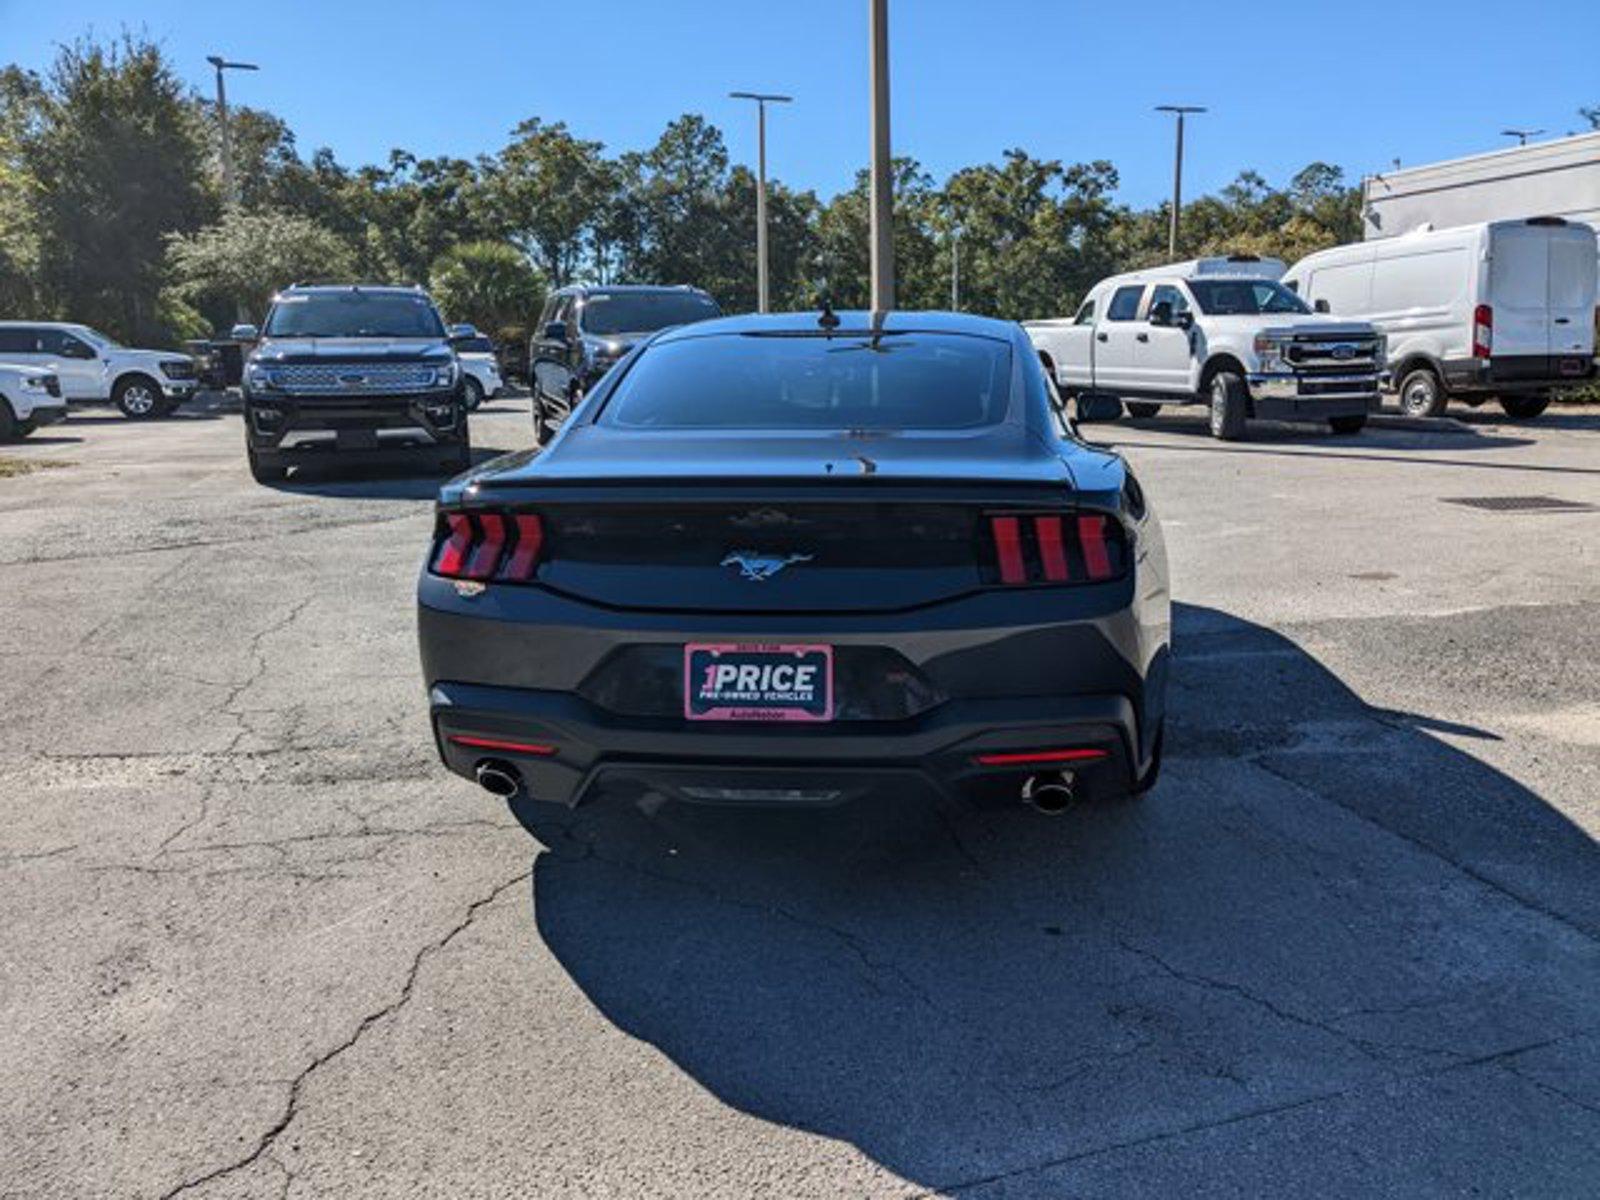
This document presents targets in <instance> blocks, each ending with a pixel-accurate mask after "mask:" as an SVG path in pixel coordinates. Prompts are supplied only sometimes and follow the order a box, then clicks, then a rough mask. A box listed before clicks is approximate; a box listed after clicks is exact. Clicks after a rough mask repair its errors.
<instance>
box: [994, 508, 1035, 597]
mask: <svg viewBox="0 0 1600 1200" xmlns="http://www.w3.org/2000/svg"><path fill="white" fill-rule="evenodd" d="M994 548H995V554H996V555H997V556H998V557H999V560H1000V582H1001V583H1026V582H1027V581H1028V572H1027V569H1026V568H1025V567H1024V566H1023V562H1022V530H1021V525H1020V522H1019V521H1018V519H1017V518H1016V517H995V518H994Z"/></svg>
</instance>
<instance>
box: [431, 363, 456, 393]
mask: <svg viewBox="0 0 1600 1200" xmlns="http://www.w3.org/2000/svg"><path fill="white" fill-rule="evenodd" d="M433 382H434V384H435V386H437V387H442V388H447V387H455V385H456V365H455V363H445V364H444V366H442V367H435V368H434V370H433Z"/></svg>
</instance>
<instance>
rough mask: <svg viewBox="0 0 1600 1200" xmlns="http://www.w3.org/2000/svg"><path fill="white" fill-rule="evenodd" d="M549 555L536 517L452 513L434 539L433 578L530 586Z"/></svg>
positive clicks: (494, 513)
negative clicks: (544, 556)
mask: <svg viewBox="0 0 1600 1200" xmlns="http://www.w3.org/2000/svg"><path fill="white" fill-rule="evenodd" d="M543 550H544V525H543V524H542V523H541V522H540V520H539V517H538V515H537V514H535V513H502V512H492V511H486V512H450V513H444V514H442V516H441V518H440V521H439V529H438V532H437V533H436V534H435V536H434V550H433V568H432V569H433V573H434V574H435V575H443V576H444V577H445V578H446V579H500V580H505V581H508V582H511V583H528V582H530V581H531V580H532V579H533V577H534V572H535V571H536V570H537V569H538V566H539V558H540V554H541V553H542V551H543Z"/></svg>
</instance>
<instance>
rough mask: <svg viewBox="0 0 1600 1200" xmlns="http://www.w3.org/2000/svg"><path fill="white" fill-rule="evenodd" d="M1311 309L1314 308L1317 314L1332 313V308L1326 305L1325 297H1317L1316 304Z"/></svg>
mask: <svg viewBox="0 0 1600 1200" xmlns="http://www.w3.org/2000/svg"><path fill="white" fill-rule="evenodd" d="M1311 307H1312V308H1314V309H1315V310H1316V311H1317V312H1319V313H1326V312H1332V311H1333V306H1332V305H1331V304H1329V303H1328V298H1327V297H1326V296H1318V297H1317V302H1316V303H1315V304H1313V305H1312V306H1311Z"/></svg>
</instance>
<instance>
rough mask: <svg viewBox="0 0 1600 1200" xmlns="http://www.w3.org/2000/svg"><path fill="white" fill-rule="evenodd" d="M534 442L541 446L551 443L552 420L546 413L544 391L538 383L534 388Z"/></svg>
mask: <svg viewBox="0 0 1600 1200" xmlns="http://www.w3.org/2000/svg"><path fill="white" fill-rule="evenodd" d="M533 444H534V445H535V446H538V447H540V448H543V447H545V446H548V445H549V444H550V422H549V421H547V420H546V419H545V415H544V393H543V392H541V391H540V390H539V387H538V385H537V384H535V385H534V388H533Z"/></svg>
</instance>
